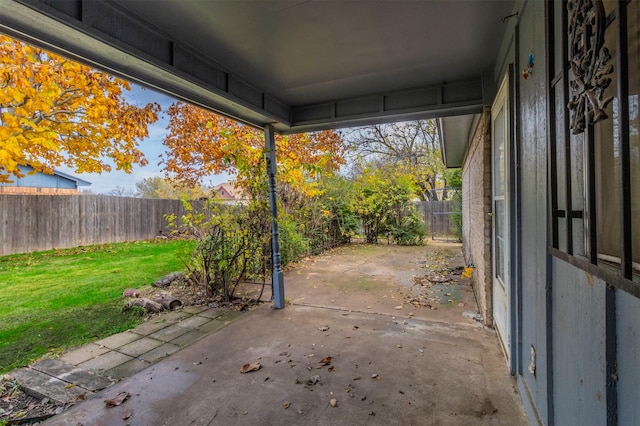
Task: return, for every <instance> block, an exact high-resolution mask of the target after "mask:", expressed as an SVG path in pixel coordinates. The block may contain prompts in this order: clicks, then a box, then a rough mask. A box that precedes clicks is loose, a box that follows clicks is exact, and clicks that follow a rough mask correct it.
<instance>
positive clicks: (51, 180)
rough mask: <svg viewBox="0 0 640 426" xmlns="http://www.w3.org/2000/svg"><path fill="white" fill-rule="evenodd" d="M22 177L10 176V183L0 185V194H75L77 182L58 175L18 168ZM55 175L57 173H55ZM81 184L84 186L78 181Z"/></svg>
mask: <svg viewBox="0 0 640 426" xmlns="http://www.w3.org/2000/svg"><path fill="white" fill-rule="evenodd" d="M20 171H21V172H22V173H23V174H24V176H23V177H15V176H11V180H12V181H13V182H11V183H4V182H3V183H0V194H77V193H78V182H77V181H75V180H73V179H68V178H66V177H64V176H60V174H53V175H48V174H45V173H35V174H30V173H32V172H33V168H31V167H29V166H20ZM56 173H57V172H56ZM80 182H82V184H86V183H87V182H84V181H82V180H80Z"/></svg>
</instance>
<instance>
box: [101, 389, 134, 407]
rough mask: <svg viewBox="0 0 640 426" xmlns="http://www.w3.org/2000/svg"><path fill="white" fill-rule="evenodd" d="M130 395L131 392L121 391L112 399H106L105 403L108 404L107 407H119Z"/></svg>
mask: <svg viewBox="0 0 640 426" xmlns="http://www.w3.org/2000/svg"><path fill="white" fill-rule="evenodd" d="M129 396H130V393H129V392H120V393H119V394H117V395H116V396H115V397H113V398H111V399H105V400H104V403H105V404H107V407H117V406H118V405H120V404H122V403H123V402H125V401H126V400H127V399H128V398H129Z"/></svg>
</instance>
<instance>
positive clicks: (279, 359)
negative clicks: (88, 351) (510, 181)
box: [46, 243, 527, 425]
mask: <svg viewBox="0 0 640 426" xmlns="http://www.w3.org/2000/svg"><path fill="white" fill-rule="evenodd" d="M461 266H462V259H461V252H460V247H459V245H457V244H443V243H440V244H431V243H430V244H428V245H427V246H423V247H398V246H390V245H377V246H371V245H362V244H356V245H348V246H344V247H341V248H338V249H336V250H334V251H332V252H330V253H326V254H324V255H321V256H318V257H315V258H310V259H308V260H306V261H305V262H303V263H301V264H299V265H298V266H297V267H295V268H293V269H292V270H290V271H288V272H287V273H286V274H285V280H286V282H287V291H288V294H289V297H290V298H291V302H292V304H291V305H289V306H287V307H286V309H285V310H282V311H278V310H274V309H273V308H272V307H271V306H270V305H269V304H265V305H262V306H261V307H260V308H258V309H257V310H255V311H252V312H250V313H248V314H245V315H244V316H242V317H241V318H240V319H238V320H235V321H233V322H231V323H230V324H228V325H227V326H225V327H224V328H222V329H220V330H218V331H215V332H213V333H210V334H207V335H206V336H205V337H202V338H201V339H200V340H199V341H197V342H195V343H193V344H191V345H189V346H187V347H186V348H184V349H181V350H179V351H178V352H176V353H174V354H172V355H170V356H168V357H166V358H164V359H162V360H160V361H159V362H157V363H154V364H153V365H151V366H149V367H147V368H146V369H143V370H141V371H139V372H138V373H135V374H133V375H131V376H130V377H128V378H125V379H124V380H122V381H120V382H118V383H117V384H115V385H113V386H111V387H108V388H106V389H105V390H103V391H101V392H99V393H97V394H95V395H93V396H91V397H87V399H86V400H85V401H83V402H81V403H79V404H78V405H76V406H75V407H72V408H71V409H69V410H67V411H65V412H63V413H62V414H60V415H58V416H55V417H53V418H51V419H50V420H48V421H47V422H46V424H48V425H76V424H84V425H93V424H119V423H120V422H123V421H125V422H127V423H128V424H131V425H158V424H193V425H217V424H219V425H228V424H234V425H250V424H260V425H269V424H282V423H288V424H299V425H343V424H380V425H388V424H406V425H421V424H441V425H460V424H480V425H520V424H527V419H526V417H525V414H524V410H523V408H522V403H521V401H520V396H519V394H518V392H517V391H516V383H515V379H514V378H513V377H511V376H510V374H509V372H508V369H507V368H506V364H505V361H504V358H503V355H502V352H501V349H500V346H499V344H498V340H497V337H496V334H495V331H493V330H491V329H488V328H486V327H483V326H482V325H481V323H480V322H478V321H477V320H474V319H472V318H470V315H468V313H470V312H475V310H476V309H477V306H476V304H475V300H474V298H473V293H472V291H471V288H470V285H469V282H468V281H467V280H460V279H459V276H457V277H456V276H455V275H453V274H448V273H446V272H445V275H446V277H447V279H450V281H449V282H447V283H446V284H440V285H438V284H436V285H435V286H434V285H431V284H429V286H430V288H429V290H430V291H429V292H428V294H429V295H430V296H429V297H427V298H426V299H425V300H427V301H428V302H429V304H430V305H429V306H427V305H420V306H416V305H414V304H412V303H411V299H412V296H415V294H416V291H420V289H426V287H425V285H424V283H423V284H420V278H422V277H425V276H429V277H432V272H433V271H434V270H442V271H445V270H448V271H459V270H460V269H461ZM414 277H415V278H418V280H416V279H415V278H414ZM431 296H433V297H431ZM267 298H268V295H267ZM436 299H437V300H436ZM432 308H433V309H432ZM202 309H206V308H202ZM205 316H207V315H205ZM191 322H193V321H191ZM178 326H179V324H178ZM133 332H134V333H135V330H134V331H133ZM127 333H131V332H125V333H123V334H127ZM124 341H128V340H123V342H124ZM97 343H100V342H97ZM92 345H93V344H92ZM108 346H111V345H110V344H108ZM114 351H115V352H117V351H119V349H118V348H116V349H115V350H114ZM326 357H330V360H329V361H327V358H326ZM140 358H144V355H142V356H141V357H140ZM62 359H67V358H65V356H63V357H62ZM248 363H259V364H261V366H262V367H261V368H260V369H259V370H258V371H254V372H249V373H246V374H242V373H240V369H241V367H242V366H243V365H244V364H248ZM324 364H326V365H324ZM92 365H94V366H95V365H96V363H95V362H92ZM81 366H82V364H81ZM120 392H128V393H129V394H130V397H129V399H127V400H126V401H125V402H124V403H122V405H120V406H117V407H112V408H109V407H107V405H106V404H105V402H104V400H106V399H109V398H113V397H114V396H116V395H118V394H119V393H120ZM125 417H126V419H125ZM123 419H124V420H123Z"/></svg>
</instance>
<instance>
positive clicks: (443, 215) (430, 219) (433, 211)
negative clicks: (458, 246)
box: [418, 188, 462, 240]
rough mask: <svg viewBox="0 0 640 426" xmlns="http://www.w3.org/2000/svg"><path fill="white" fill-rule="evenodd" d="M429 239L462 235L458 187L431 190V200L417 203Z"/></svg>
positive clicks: (456, 237) (457, 237) (457, 238)
mask: <svg viewBox="0 0 640 426" xmlns="http://www.w3.org/2000/svg"><path fill="white" fill-rule="evenodd" d="M418 209H419V210H420V211H421V212H422V214H423V219H424V222H425V225H426V227H427V235H430V236H431V239H436V238H442V239H454V240H459V239H460V238H461V237H462V234H461V232H462V211H461V210H462V198H461V192H460V190H458V189H448V188H443V189H437V190H431V200H430V201H421V202H419V203H418Z"/></svg>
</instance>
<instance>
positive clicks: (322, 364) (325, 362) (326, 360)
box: [318, 356, 331, 368]
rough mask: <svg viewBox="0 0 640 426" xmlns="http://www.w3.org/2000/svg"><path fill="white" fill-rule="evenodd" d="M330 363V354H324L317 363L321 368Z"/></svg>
mask: <svg viewBox="0 0 640 426" xmlns="http://www.w3.org/2000/svg"><path fill="white" fill-rule="evenodd" d="M329 364H331V357H330V356H325V357H324V358H322V359H321V360H320V362H319V363H318V368H322V367H324V366H325V365H329Z"/></svg>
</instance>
